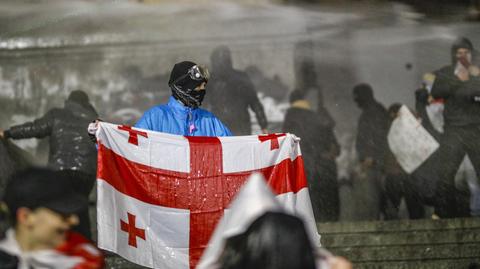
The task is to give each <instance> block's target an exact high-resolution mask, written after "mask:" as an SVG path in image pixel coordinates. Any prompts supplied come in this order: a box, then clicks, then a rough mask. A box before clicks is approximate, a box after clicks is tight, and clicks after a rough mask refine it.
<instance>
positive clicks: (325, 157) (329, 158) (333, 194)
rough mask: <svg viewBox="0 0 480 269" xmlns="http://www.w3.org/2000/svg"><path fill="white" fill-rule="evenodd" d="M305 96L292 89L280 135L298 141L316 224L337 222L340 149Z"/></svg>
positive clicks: (333, 136) (331, 132)
mask: <svg viewBox="0 0 480 269" xmlns="http://www.w3.org/2000/svg"><path fill="white" fill-rule="evenodd" d="M305 95H306V93H305V92H304V91H301V90H294V91H293V92H292V93H291V94H290V104H291V107H290V108H289V109H288V110H287V113H286V115H285V120H284V122H283V127H282V132H285V133H287V132H288V133H292V134H295V135H296V136H298V137H300V138H301V142H300V143H301V148H302V155H303V160H304V163H305V170H306V173H307V180H308V185H309V192H310V198H311V200H312V206H313V213H314V215H315V219H316V220H317V221H321V222H326V221H337V220H338V216H339V196H338V181H337V166H336V163H335V158H336V157H337V156H338V153H339V146H338V143H337V140H336V138H335V135H334V133H333V127H331V126H332V125H329V124H324V122H323V121H322V116H320V115H318V114H317V113H316V112H315V111H314V110H313V108H312V107H311V104H310V103H309V101H308V100H306V99H305Z"/></svg>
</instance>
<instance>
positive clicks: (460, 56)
mask: <svg viewBox="0 0 480 269" xmlns="http://www.w3.org/2000/svg"><path fill="white" fill-rule="evenodd" d="M455 58H456V59H457V61H458V62H460V63H461V64H462V65H463V66H465V67H469V66H470V64H471V63H472V53H471V51H470V50H469V49H466V48H459V49H457V52H456V54H455Z"/></svg>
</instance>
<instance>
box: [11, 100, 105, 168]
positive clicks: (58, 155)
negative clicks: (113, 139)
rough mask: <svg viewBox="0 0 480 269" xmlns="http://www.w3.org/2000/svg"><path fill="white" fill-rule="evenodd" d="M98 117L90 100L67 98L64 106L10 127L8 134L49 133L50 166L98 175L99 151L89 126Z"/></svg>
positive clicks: (39, 135)
mask: <svg viewBox="0 0 480 269" xmlns="http://www.w3.org/2000/svg"><path fill="white" fill-rule="evenodd" d="M96 118H98V115H97V112H96V111H95V109H94V108H93V107H92V106H91V105H90V104H89V103H86V104H80V103H78V102H74V101H72V100H67V101H65V106H64V108H53V109H51V110H49V111H48V112H47V113H46V114H45V115H44V116H43V117H41V118H39V119H36V120H34V121H33V122H27V123H24V124H21V125H17V126H13V127H11V128H10V129H9V130H6V131H5V137H6V138H13V139H21V138H32V137H36V138H43V137H46V136H49V143H50V153H49V158H48V165H49V167H51V168H52V169H55V170H67V169H71V170H77V171H81V172H84V173H87V174H95V172H96V163H97V158H96V156H97V151H96V148H95V145H94V144H93V143H92V142H91V141H90V138H89V136H88V133H87V131H86V129H87V126H88V124H89V123H90V122H91V121H93V120H95V119H96Z"/></svg>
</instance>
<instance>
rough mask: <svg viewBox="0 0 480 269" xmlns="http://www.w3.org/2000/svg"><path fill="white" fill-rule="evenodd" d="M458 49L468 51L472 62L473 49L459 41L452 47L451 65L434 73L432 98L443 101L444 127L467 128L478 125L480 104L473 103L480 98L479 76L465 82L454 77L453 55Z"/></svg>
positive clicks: (479, 121) (469, 43)
mask: <svg viewBox="0 0 480 269" xmlns="http://www.w3.org/2000/svg"><path fill="white" fill-rule="evenodd" d="M459 48H467V49H470V51H471V53H472V59H473V61H474V59H475V57H474V56H475V55H474V49H473V46H472V44H471V42H470V41H468V39H459V40H458V41H457V42H455V43H454V44H453V46H452V50H451V53H452V64H451V65H448V66H445V67H443V68H441V69H439V70H437V71H436V72H435V76H436V78H435V82H434V83H433V86H432V96H433V97H434V98H444V99H445V110H444V112H443V116H444V121H445V127H446V128H448V127H449V126H468V125H478V124H480V102H478V101H477V102H475V101H474V99H475V97H480V76H470V79H469V80H467V81H461V80H460V79H459V78H458V77H457V76H456V75H455V67H456V64H457V63H456V59H455V53H456V51H457V49H459Z"/></svg>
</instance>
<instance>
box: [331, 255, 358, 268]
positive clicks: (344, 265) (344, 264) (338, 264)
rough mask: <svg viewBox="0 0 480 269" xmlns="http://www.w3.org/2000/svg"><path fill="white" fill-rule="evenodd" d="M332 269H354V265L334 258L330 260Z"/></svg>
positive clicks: (338, 257)
mask: <svg viewBox="0 0 480 269" xmlns="http://www.w3.org/2000/svg"><path fill="white" fill-rule="evenodd" d="M327 261H328V264H329V265H330V269H352V268H353V267H352V263H350V262H349V261H348V260H347V259H345V258H343V257H340V256H333V257H329V258H328V260H327Z"/></svg>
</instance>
